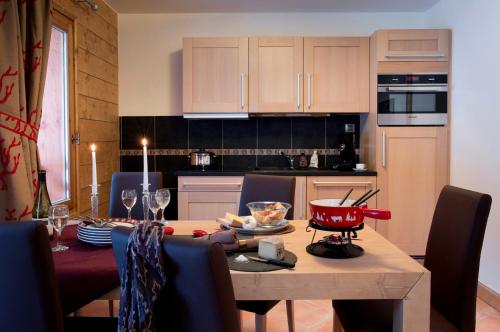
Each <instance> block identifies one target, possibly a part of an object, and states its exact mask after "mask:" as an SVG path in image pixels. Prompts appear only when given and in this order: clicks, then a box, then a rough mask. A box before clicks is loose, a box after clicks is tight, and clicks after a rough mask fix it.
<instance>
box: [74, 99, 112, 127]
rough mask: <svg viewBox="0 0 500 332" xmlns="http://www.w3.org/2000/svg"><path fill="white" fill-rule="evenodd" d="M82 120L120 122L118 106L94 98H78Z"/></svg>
mask: <svg viewBox="0 0 500 332" xmlns="http://www.w3.org/2000/svg"><path fill="white" fill-rule="evenodd" d="M78 110H79V114H80V119H89V120H97V121H107V122H118V121H119V116H118V105H117V104H114V103H108V102H106V101H102V100H99V99H94V98H92V97H87V96H84V95H80V96H79V98H78Z"/></svg>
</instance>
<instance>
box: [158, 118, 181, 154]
mask: <svg viewBox="0 0 500 332" xmlns="http://www.w3.org/2000/svg"><path fill="white" fill-rule="evenodd" d="M155 132H156V148H157V149H187V148H188V136H189V125H188V121H186V120H184V119H183V118H182V117H177V116H158V117H155Z"/></svg>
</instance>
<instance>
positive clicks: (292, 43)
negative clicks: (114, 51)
mask: <svg viewBox="0 0 500 332" xmlns="http://www.w3.org/2000/svg"><path fill="white" fill-rule="evenodd" d="M303 44H304V38H302V37H255V38H250V47H249V53H250V55H249V63H250V65H249V66H250V69H249V70H250V71H249V84H250V88H249V97H250V104H249V107H250V108H249V110H250V113H296V112H303V110H304V107H303V106H304V105H303V61H304V56H303Z"/></svg>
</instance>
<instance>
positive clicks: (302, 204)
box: [293, 176, 309, 220]
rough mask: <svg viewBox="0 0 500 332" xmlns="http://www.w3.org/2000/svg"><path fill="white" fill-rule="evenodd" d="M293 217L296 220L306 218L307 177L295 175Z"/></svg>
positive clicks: (307, 208) (307, 207)
mask: <svg viewBox="0 0 500 332" xmlns="http://www.w3.org/2000/svg"><path fill="white" fill-rule="evenodd" d="M293 205H294V206H293V218H294V219H296V220H305V219H307V211H308V210H309V206H308V204H307V177H305V176H296V177H295V198H294V204H293Z"/></svg>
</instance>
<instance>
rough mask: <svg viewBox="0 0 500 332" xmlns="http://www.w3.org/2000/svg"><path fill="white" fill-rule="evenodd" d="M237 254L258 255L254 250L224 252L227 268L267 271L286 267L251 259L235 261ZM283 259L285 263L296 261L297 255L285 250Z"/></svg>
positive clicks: (244, 270)
mask: <svg viewBox="0 0 500 332" xmlns="http://www.w3.org/2000/svg"><path fill="white" fill-rule="evenodd" d="M239 255H245V256H251V257H259V253H258V252H256V251H253V252H245V253H241V252H226V257H227V263H228V265H229V269H231V270H234V271H243V272H269V271H276V270H282V269H286V267H284V266H278V265H272V264H267V263H261V262H256V261H252V260H248V262H237V261H236V257H238V256H239ZM284 261H285V262H287V263H297V256H295V254H294V253H293V252H291V251H288V250H285V259H284Z"/></svg>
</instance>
